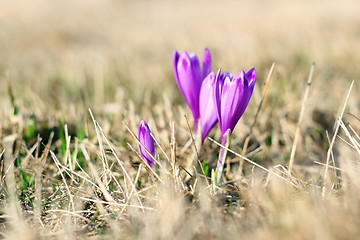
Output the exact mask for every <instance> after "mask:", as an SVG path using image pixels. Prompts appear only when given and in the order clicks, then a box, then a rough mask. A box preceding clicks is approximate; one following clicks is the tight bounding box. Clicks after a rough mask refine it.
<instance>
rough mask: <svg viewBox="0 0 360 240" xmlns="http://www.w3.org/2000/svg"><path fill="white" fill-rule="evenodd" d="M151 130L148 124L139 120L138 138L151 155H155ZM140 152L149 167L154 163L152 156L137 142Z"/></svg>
mask: <svg viewBox="0 0 360 240" xmlns="http://www.w3.org/2000/svg"><path fill="white" fill-rule="evenodd" d="M150 133H151V131H150V128H149V126H148V124H147V123H146V122H145V121H144V120H141V122H140V125H139V132H138V139H139V141H140V142H141V143H142V145H143V146H144V147H145V148H146V149H147V150H148V152H149V153H151V155H153V156H154V155H155V146H154V139H153V138H152V136H151V134H150ZM139 149H140V154H141V156H142V157H143V158H144V159H145V160H146V162H147V163H148V164H149V166H150V167H152V166H153V165H154V160H153V158H152V157H151V156H150V155H149V154H148V153H147V152H146V150H145V149H144V148H143V147H142V146H141V144H139Z"/></svg>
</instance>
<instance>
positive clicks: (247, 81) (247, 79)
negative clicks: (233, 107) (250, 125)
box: [237, 68, 256, 119]
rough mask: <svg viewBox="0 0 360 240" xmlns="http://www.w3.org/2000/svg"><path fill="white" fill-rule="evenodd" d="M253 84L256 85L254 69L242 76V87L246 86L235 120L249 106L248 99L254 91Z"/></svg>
mask: <svg viewBox="0 0 360 240" xmlns="http://www.w3.org/2000/svg"><path fill="white" fill-rule="evenodd" d="M255 83H256V72H255V68H252V69H250V70H249V71H248V72H247V73H245V76H244V85H246V86H247V87H246V90H245V92H244V98H243V102H242V104H241V108H239V112H238V113H237V115H238V116H237V118H239V119H240V117H241V116H242V115H243V114H244V112H245V109H246V108H247V106H248V104H249V101H250V98H251V96H252V93H253V91H254V87H255Z"/></svg>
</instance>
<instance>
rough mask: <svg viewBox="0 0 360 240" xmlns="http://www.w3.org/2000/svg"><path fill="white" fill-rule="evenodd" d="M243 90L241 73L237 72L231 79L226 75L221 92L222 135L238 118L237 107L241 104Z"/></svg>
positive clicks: (232, 127)
mask: <svg viewBox="0 0 360 240" xmlns="http://www.w3.org/2000/svg"><path fill="white" fill-rule="evenodd" d="M244 90H245V88H244V78H243V74H238V75H237V76H235V77H234V78H232V79H231V78H230V77H226V79H225V81H224V86H223V88H222V93H221V113H220V114H221V125H220V131H221V134H222V135H224V134H225V132H226V131H227V130H228V129H230V130H231V131H232V130H233V129H234V127H235V125H236V123H237V122H238V120H239V118H240V116H239V108H241V106H242V102H243V98H244Z"/></svg>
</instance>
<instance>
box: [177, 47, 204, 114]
mask: <svg viewBox="0 0 360 240" xmlns="http://www.w3.org/2000/svg"><path fill="white" fill-rule="evenodd" d="M177 76H178V86H179V88H180V91H181V92H182V94H183V96H184V98H185V100H186V102H187V104H188V105H189V107H190V110H191V112H192V114H193V117H194V120H195V121H197V120H198V118H199V93H200V88H201V83H202V79H201V74H200V64H199V60H198V58H197V57H196V56H195V55H194V54H191V55H190V56H189V55H188V54H187V52H183V53H182V54H180V56H179V59H178V63H177Z"/></svg>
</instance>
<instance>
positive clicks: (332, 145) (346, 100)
mask: <svg viewBox="0 0 360 240" xmlns="http://www.w3.org/2000/svg"><path fill="white" fill-rule="evenodd" d="M353 85H354V81H352V82H351V84H350V87H349V90H348V91H347V94H346V97H345V100H344V104H343V106H342V109H341V111H340V115H339V116H338V120H337V121H336V126H335V131H334V135H333V137H332V139H331V142H330V146H329V149H328V151H327V155H326V166H325V172H324V186H323V189H322V194H323V196H324V195H325V191H326V180H327V175H328V169H329V162H330V156H331V154H332V149H333V147H334V144H335V140H336V136H337V134H338V132H339V128H340V120H341V119H342V117H343V115H344V112H345V108H346V104H347V102H348V100H349V97H350V93H351V90H352V88H353Z"/></svg>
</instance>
